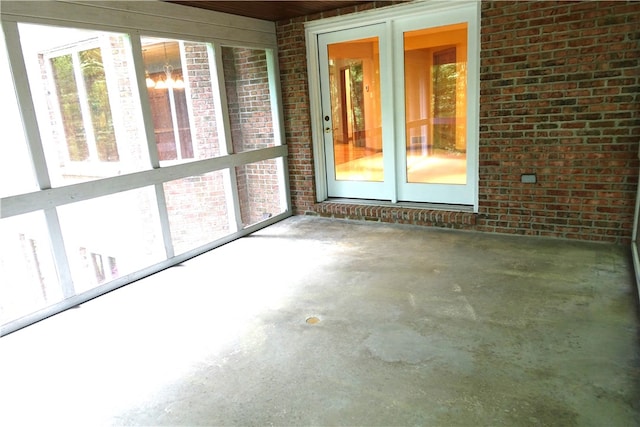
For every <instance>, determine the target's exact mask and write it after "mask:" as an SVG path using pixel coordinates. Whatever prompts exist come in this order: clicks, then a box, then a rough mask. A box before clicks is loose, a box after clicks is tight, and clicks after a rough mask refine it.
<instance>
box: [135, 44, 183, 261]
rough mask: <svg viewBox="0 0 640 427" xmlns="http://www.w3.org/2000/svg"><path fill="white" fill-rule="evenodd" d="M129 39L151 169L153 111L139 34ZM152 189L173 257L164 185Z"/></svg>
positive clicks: (155, 166)
mask: <svg viewBox="0 0 640 427" xmlns="http://www.w3.org/2000/svg"><path fill="white" fill-rule="evenodd" d="M130 40H131V53H132V57H133V67H134V69H135V74H136V82H137V86H138V97H139V99H140V109H141V110H142V119H143V121H144V130H145V135H146V137H147V138H146V139H147V152H148V155H149V162H150V163H151V167H152V168H153V169H159V168H160V160H159V157H158V148H157V143H156V133H155V129H154V127H153V113H152V112H151V104H150V103H149V95H148V93H147V85H146V82H145V71H144V70H145V65H144V61H143V59H142V43H141V42H140V35H139V34H132V35H131V39H130ZM154 189H155V193H156V203H157V208H158V218H159V220H160V228H161V229H162V241H163V243H164V249H165V255H166V257H167V258H173V257H174V256H175V250H174V248H173V240H172V239H171V225H170V223H169V212H168V211H167V199H166V197H165V195H164V185H163V184H162V183H158V184H155V185H154Z"/></svg>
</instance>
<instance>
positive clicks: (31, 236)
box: [0, 212, 63, 324]
mask: <svg viewBox="0 0 640 427" xmlns="http://www.w3.org/2000/svg"><path fill="white" fill-rule="evenodd" d="M0 242H1V243H2V244H0V324H4V323H7V322H8V321H10V320H14V319H17V318H19V317H22V316H24V315H26V314H29V313H32V312H34V311H36V310H39V309H41V308H44V307H46V306H48V305H51V304H53V303H56V302H58V301H60V300H62V299H63V295H62V290H61V287H60V285H59V283H58V276H57V274H56V269H55V266H54V262H53V257H52V254H51V248H50V244H49V235H48V232H47V228H46V226H45V222H44V216H43V214H42V212H33V213H29V214H25V215H18V216H14V217H11V218H5V219H2V220H0Z"/></svg>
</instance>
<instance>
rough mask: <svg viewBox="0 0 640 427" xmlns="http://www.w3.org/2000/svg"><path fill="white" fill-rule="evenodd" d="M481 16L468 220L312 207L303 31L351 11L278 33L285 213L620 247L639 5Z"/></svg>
mask: <svg viewBox="0 0 640 427" xmlns="http://www.w3.org/2000/svg"><path fill="white" fill-rule="evenodd" d="M379 3H380V2H375V4H372V3H368V4H367V5H368V6H367V5H362V6H360V7H361V8H371V7H378V6H380V5H379ZM481 7H482V18H481V52H480V55H481V62H480V81H481V99H480V107H479V108H480V147H479V149H480V164H479V175H480V176H479V177H480V182H479V213H478V214H477V215H476V216H475V218H474V220H470V219H469V218H467V216H463V218H462V220H459V219H456V218H458V216H457V215H446V214H443V215H441V217H443V218H442V219H438V216H437V215H434V214H433V212H434V211H427V210H419V209H418V210H407V209H404V210H403V209H400V210H399V209H397V208H383V209H364V208H363V207H362V206H358V205H352V206H350V207H348V208H340V207H339V206H338V207H335V208H331V206H329V208H330V209H328V208H327V206H322V205H318V204H316V203H315V183H314V169H313V153H312V142H311V130H310V124H309V123H310V122H309V99H308V87H307V70H306V51H305V42H304V22H305V21H307V20H313V19H319V18H321V17H326V16H329V15H330V16H333V15H336V14H345V13H352V12H355V10H354V9H353V8H349V9H346V10H345V9H343V10H338V11H334V12H331V13H330V14H325V15H324V16H319V15H316V16H308V17H303V18H299V19H294V20H290V21H282V22H279V23H278V25H277V34H278V45H279V50H280V51H279V61H280V74H281V84H282V91H283V103H284V115H285V132H286V133H285V135H286V138H287V143H288V144H289V151H290V155H289V170H290V183H291V197H292V203H293V209H294V213H296V214H305V213H314V214H316V213H319V214H321V215H326V216H345V217H348V218H357V219H368V220H378V221H388V222H409V223H413V224H422V225H437V226H445V227H456V228H466V229H476V230H481V231H489V232H501V233H514V234H526V235H540V236H555V237H563V238H571V239H581V240H598V241H609V242H617V243H628V242H629V241H630V237H631V230H632V218H633V211H634V200H635V191H636V185H637V181H638V158H637V155H638V141H639V140H640V107H639V104H640V71H639V70H640V68H639V59H638V57H639V52H640V46H639V45H640V2H588V1H587V2H525V1H510V2H507V1H485V2H483V3H482V6H481ZM522 173H535V174H536V175H537V180H538V182H537V183H536V184H522V183H521V182H520V175H521V174H522ZM330 205H335V204H330ZM364 211H366V214H364V213H362V212H364ZM400 211H402V212H400ZM404 211H407V213H405V212H404ZM345 212H346V214H345ZM350 212H352V213H351V214H350ZM398 212H400V214H398ZM425 217H426V218H431V219H430V220H424V218H425ZM434 218H435V219H434ZM452 218H453V219H452Z"/></svg>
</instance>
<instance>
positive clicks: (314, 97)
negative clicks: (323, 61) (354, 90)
mask: <svg viewBox="0 0 640 427" xmlns="http://www.w3.org/2000/svg"><path fill="white" fill-rule="evenodd" d="M305 38H306V42H307V43H306V44H307V76H308V80H309V113H310V122H311V123H310V124H311V141H312V144H313V165H314V175H315V178H316V202H322V201H324V200H327V197H328V194H329V192H328V188H327V173H326V171H327V163H326V160H325V155H326V153H325V149H324V129H323V127H324V126H323V121H322V98H321V94H320V62H319V60H318V35H317V34H316V33H313V32H311V31H310V30H305Z"/></svg>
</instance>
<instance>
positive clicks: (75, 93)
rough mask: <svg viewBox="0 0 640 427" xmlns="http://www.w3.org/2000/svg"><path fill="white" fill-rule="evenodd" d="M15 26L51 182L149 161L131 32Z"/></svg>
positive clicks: (118, 171)
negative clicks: (134, 67) (17, 31)
mask: <svg viewBox="0 0 640 427" xmlns="http://www.w3.org/2000/svg"><path fill="white" fill-rule="evenodd" d="M18 29H19V33H20V42H21V46H22V53H23V56H24V60H25V65H26V67H27V73H28V78H29V85H30V87H31V95H32V97H33V104H34V106H35V108H36V115H37V119H38V126H39V128H40V136H41V138H42V144H43V149H44V152H45V155H46V157H47V165H48V167H49V175H50V177H51V183H52V185H53V186H55V187H58V186H61V185H68V184H74V183H78V182H85V181H91V180H96V179H101V178H107V177H112V176H115V175H120V174H123V173H130V172H136V171H141V170H145V169H149V168H150V164H149V160H148V154H147V153H148V150H147V143H146V141H145V138H144V136H145V132H144V125H143V121H142V114H141V109H140V102H139V101H140V99H139V96H138V95H137V89H136V88H135V81H136V78H135V73H134V70H133V61H132V53H131V44H130V42H129V39H128V36H127V35H126V34H119V33H112V32H104V31H95V30H81V29H76V28H65V27H54V26H45V25H34V24H24V23H19V24H18Z"/></svg>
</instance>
